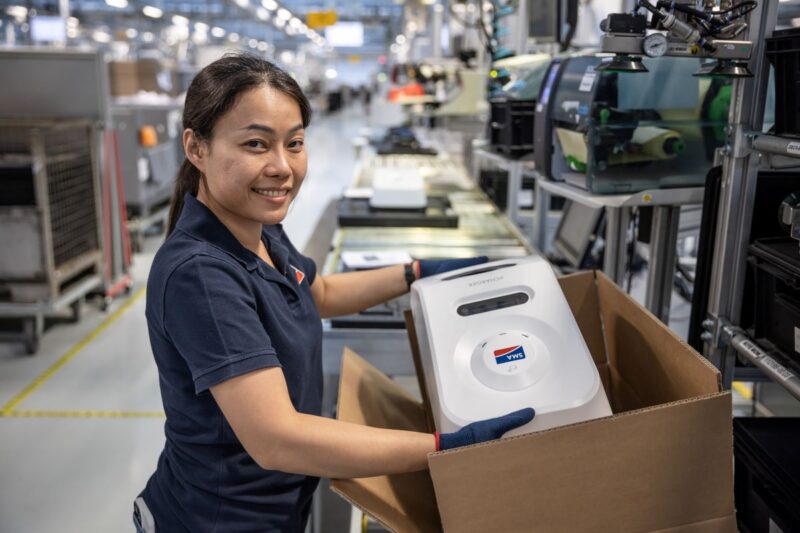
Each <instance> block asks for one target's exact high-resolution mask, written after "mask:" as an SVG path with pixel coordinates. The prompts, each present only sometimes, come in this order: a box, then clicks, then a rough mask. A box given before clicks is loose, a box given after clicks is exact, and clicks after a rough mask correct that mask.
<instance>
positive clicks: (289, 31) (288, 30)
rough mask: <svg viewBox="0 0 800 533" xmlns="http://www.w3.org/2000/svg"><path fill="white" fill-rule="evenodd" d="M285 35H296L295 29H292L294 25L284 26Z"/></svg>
mask: <svg viewBox="0 0 800 533" xmlns="http://www.w3.org/2000/svg"><path fill="white" fill-rule="evenodd" d="M285 31H286V35H290V36H291V35H297V30H296V29H294V26H286V30H285Z"/></svg>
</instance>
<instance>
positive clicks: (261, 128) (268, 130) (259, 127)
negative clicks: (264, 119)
mask: <svg viewBox="0 0 800 533" xmlns="http://www.w3.org/2000/svg"><path fill="white" fill-rule="evenodd" d="M239 129H240V130H258V131H263V132H264V133H269V134H270V135H275V134H276V133H277V132H276V131H275V128H271V127H269V126H265V125H264V124H249V125H247V126H245V127H243V128H239ZM302 129H303V125H302V124H298V125H297V126H294V127H293V128H292V129H290V130H289V133H294V132H296V131H299V130H302Z"/></svg>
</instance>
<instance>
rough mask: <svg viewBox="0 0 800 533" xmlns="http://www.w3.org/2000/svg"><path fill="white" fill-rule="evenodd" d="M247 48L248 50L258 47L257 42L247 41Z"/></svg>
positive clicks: (253, 40) (254, 40)
mask: <svg viewBox="0 0 800 533" xmlns="http://www.w3.org/2000/svg"><path fill="white" fill-rule="evenodd" d="M247 46H249V47H250V48H255V47H257V46H258V40H256V39H250V40H249V41H247Z"/></svg>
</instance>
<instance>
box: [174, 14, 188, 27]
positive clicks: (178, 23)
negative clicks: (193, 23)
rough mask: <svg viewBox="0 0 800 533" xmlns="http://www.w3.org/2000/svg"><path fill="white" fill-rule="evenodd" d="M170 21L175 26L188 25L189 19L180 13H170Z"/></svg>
mask: <svg viewBox="0 0 800 533" xmlns="http://www.w3.org/2000/svg"><path fill="white" fill-rule="evenodd" d="M172 23H173V24H175V25H176V26H188V25H189V19H187V18H186V17H182V16H180V15H172Z"/></svg>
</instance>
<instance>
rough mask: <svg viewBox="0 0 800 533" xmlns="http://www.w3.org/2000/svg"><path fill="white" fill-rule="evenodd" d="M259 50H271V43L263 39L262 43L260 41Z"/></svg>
mask: <svg viewBox="0 0 800 533" xmlns="http://www.w3.org/2000/svg"><path fill="white" fill-rule="evenodd" d="M258 50H259V51H260V52H266V51H267V50H269V45H268V44H267V43H265V42H264V41H261V42H260V43H258Z"/></svg>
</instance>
